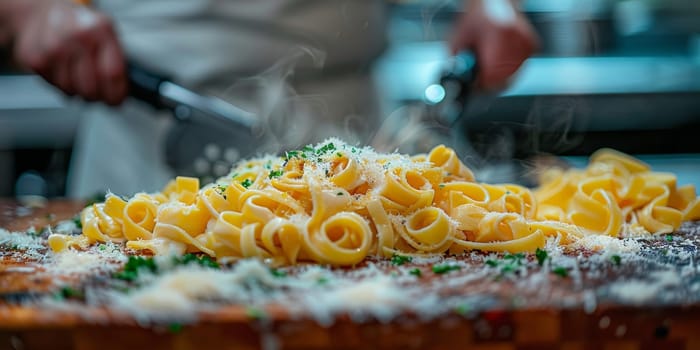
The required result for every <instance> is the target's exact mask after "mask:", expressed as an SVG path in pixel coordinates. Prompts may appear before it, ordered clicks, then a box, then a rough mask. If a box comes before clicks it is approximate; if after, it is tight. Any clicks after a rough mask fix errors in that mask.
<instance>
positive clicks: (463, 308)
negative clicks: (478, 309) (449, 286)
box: [455, 304, 472, 316]
mask: <svg viewBox="0 0 700 350" xmlns="http://www.w3.org/2000/svg"><path fill="white" fill-rule="evenodd" d="M471 309H472V308H471V306H469V304H459V305H457V307H455V312H456V313H458V314H460V315H462V316H464V315H466V314H468V313H469V311H471Z"/></svg>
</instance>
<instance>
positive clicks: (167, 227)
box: [49, 139, 700, 266]
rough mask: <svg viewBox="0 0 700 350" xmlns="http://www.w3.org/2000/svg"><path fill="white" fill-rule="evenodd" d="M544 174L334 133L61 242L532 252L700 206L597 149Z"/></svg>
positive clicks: (354, 255) (314, 250)
mask: <svg viewBox="0 0 700 350" xmlns="http://www.w3.org/2000/svg"><path fill="white" fill-rule="evenodd" d="M540 182H541V183H540V186H539V187H538V188H535V189H532V190H531V189H529V188H526V187H523V186H519V185H516V184H487V183H479V182H476V181H475V179H474V175H473V173H472V171H471V170H470V169H469V168H468V167H466V166H465V165H464V164H463V163H462V162H461V161H460V160H459V157H458V156H457V154H456V153H455V151H454V150H452V149H450V148H447V147H445V146H442V145H440V146H437V147H435V148H434V149H432V150H431V151H430V152H429V153H428V154H422V155H415V156H413V157H408V156H404V155H399V154H380V153H377V152H374V151H373V150H372V149H370V148H357V147H353V146H350V145H347V144H345V143H343V142H341V141H339V140H336V139H330V140H327V141H325V142H323V143H320V144H317V145H309V146H306V147H304V148H302V149H301V150H294V151H288V152H286V153H285V155H284V157H274V156H265V157H261V158H255V159H251V160H246V161H241V162H239V163H238V164H236V165H235V166H234V167H233V169H232V170H231V173H230V174H229V175H227V176H225V177H222V178H220V179H218V180H216V182H214V183H212V184H209V185H205V186H204V187H200V183H199V180H198V179H196V178H190V177H177V178H175V179H174V180H173V181H171V182H169V183H168V184H167V185H166V186H165V188H164V189H163V190H162V191H161V192H160V193H153V194H146V193H137V194H135V195H134V196H132V197H131V198H128V199H123V198H121V197H118V196H115V195H112V194H109V195H108V196H107V197H106V199H105V202H104V203H98V204H94V205H92V206H89V207H87V208H85V209H84V210H83V211H82V212H81V223H82V225H83V232H82V235H80V236H67V235H58V234H54V235H51V236H50V237H49V246H50V247H51V249H52V250H54V251H56V252H60V251H64V250H67V249H71V248H76V249H84V248H86V247H88V246H89V245H91V244H94V243H97V242H108V241H109V242H126V246H127V247H128V248H131V249H135V250H148V251H151V252H153V253H154V254H172V253H175V254H184V253H186V252H198V253H202V254H207V255H210V256H212V257H215V258H216V259H217V260H218V261H220V262H227V261H235V260H238V259H242V258H258V259H264V260H265V261H267V262H270V263H271V264H273V265H288V264H297V263H300V262H307V261H311V262H317V263H323V264H331V265H344V266H347V265H354V264H358V263H360V262H362V261H363V260H364V259H365V258H366V257H367V256H369V255H377V256H381V257H390V256H391V255H393V254H404V255H411V256H432V255H436V254H443V253H445V252H447V251H449V252H451V253H459V252H464V251H469V250H482V251H494V252H505V251H507V252H512V253H515V252H534V251H535V250H536V249H537V248H542V247H544V245H545V240H546V239H547V238H552V237H556V238H557V241H558V242H559V243H560V244H563V245H569V244H573V243H575V242H576V241H578V240H579V239H581V238H584V237H586V236H588V235H606V236H611V237H618V236H621V235H631V234H647V233H651V234H660V233H672V232H674V231H675V230H677V229H678V227H679V226H680V225H681V223H682V222H683V221H684V220H698V219H700V197H697V194H696V190H695V187H694V186H692V185H685V186H679V185H678V184H677V178H676V176H675V175H674V174H670V173H661V172H653V171H652V170H651V168H650V167H649V165H647V164H645V163H643V162H641V161H639V160H637V159H635V158H634V157H631V156H629V155H626V154H623V153H620V152H617V151H613V150H609V149H603V150H600V151H598V152H595V153H594V154H593V155H592V156H591V160H590V163H589V165H588V166H587V167H586V168H585V169H568V170H564V169H547V170H546V171H544V172H542V175H541V178H540Z"/></svg>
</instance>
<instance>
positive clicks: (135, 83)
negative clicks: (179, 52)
mask: <svg viewBox="0 0 700 350" xmlns="http://www.w3.org/2000/svg"><path fill="white" fill-rule="evenodd" d="M127 72H128V75H129V96H131V97H134V98H136V99H138V100H141V101H143V102H146V103H148V104H149V105H151V106H152V107H154V108H156V109H165V108H166V106H165V105H164V104H163V102H162V101H161V96H160V91H159V88H160V85H161V84H162V83H163V82H166V81H169V80H170V79H169V78H168V77H165V76H163V75H161V74H158V73H155V72H153V71H151V70H149V69H147V68H144V67H142V66H141V65H139V64H137V63H134V62H128V63H127Z"/></svg>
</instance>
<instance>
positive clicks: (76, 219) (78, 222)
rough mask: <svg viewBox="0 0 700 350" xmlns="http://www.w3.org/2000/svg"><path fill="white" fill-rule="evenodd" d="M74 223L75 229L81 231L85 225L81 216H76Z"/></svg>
mask: <svg viewBox="0 0 700 350" xmlns="http://www.w3.org/2000/svg"><path fill="white" fill-rule="evenodd" d="M73 223H74V224H75V227H77V228H79V229H82V228H83V223H82V222H81V221H80V215H76V216H74V217H73Z"/></svg>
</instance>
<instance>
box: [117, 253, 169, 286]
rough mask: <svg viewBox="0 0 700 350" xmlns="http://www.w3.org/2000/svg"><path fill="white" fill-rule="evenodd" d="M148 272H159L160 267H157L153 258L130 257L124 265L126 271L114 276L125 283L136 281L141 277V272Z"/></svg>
mask: <svg viewBox="0 0 700 350" xmlns="http://www.w3.org/2000/svg"><path fill="white" fill-rule="evenodd" d="M141 270H148V271H150V272H153V273H155V272H157V271H158V265H156V262H155V260H153V258H144V257H142V256H130V257H129V260H128V261H127V262H126V265H124V269H123V270H122V271H120V272H117V273H115V274H114V278H118V279H120V280H125V281H130V282H131V281H134V280H136V278H137V277H138V275H139V271H141Z"/></svg>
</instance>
